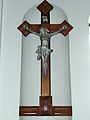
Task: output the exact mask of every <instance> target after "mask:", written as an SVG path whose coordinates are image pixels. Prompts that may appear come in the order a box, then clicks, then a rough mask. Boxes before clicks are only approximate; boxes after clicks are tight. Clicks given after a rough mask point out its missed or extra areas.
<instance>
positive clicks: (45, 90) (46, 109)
mask: <svg viewBox="0 0 90 120" xmlns="http://www.w3.org/2000/svg"><path fill="white" fill-rule="evenodd" d="M37 9H38V10H39V11H40V12H41V24H30V23H28V22H27V21H24V22H23V23H22V24H21V25H20V26H19V27H18V30H20V31H21V32H22V34H23V35H24V36H27V35H29V34H30V32H29V31H28V30H26V29H24V28H23V25H27V26H28V28H29V29H30V30H32V31H35V32H38V33H39V29H40V28H41V27H45V28H46V29H47V30H48V31H49V32H50V33H51V32H56V31H57V30H59V29H61V28H62V27H63V26H64V25H67V29H64V30H62V31H61V32H60V33H61V34H63V35H64V36H66V35H67V34H68V33H69V32H70V31H71V30H72V29H73V27H72V26H71V25H70V24H69V23H68V22H67V21H63V22H62V23H61V24H50V11H51V10H52V9H53V6H52V5H51V4H50V3H48V2H47V1H46V0H44V1H43V2H42V3H41V4H40V5H39V6H38V7H37ZM41 44H42V43H41ZM48 48H50V43H49V46H48ZM42 69H43V68H42V60H41V96H40V106H20V113H19V115H20V116H41V115H42V116H71V115H72V106H52V96H51V84H50V81H51V80H50V56H49V57H48V70H47V77H46V78H43V70H42Z"/></svg>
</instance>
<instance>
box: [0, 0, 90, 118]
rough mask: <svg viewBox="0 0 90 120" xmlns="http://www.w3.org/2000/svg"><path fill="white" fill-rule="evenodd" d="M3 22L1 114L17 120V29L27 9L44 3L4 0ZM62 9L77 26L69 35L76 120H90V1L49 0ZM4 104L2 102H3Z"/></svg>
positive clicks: (18, 85) (18, 51)
mask: <svg viewBox="0 0 90 120" xmlns="http://www.w3.org/2000/svg"><path fill="white" fill-rule="evenodd" d="M3 1H4V9H3V23H2V39H1V43H2V44H1V63H2V79H0V81H1V84H2V93H3V96H2V100H3V103H2V106H1V110H2V115H0V120H6V119H7V120H12V119H13V120H18V119H19V117H18V107H19V93H20V63H21V60H20V55H21V33H20V32H18V30H17V26H18V25H19V24H21V23H22V19H23V15H24V14H25V12H26V11H27V10H28V8H30V7H32V6H34V5H35V4H40V2H42V0H38V1H36V0H33V1H32V0H27V1H26V0H3ZM49 2H50V3H51V4H52V3H53V4H56V5H57V6H60V7H61V8H62V9H63V10H64V11H65V12H66V14H67V16H68V19H69V22H70V23H71V24H72V25H73V26H74V29H73V31H72V32H71V33H70V61H71V83H72V84H71V85H72V106H73V120H85V119H87V120H89V119H90V115H89V111H90V92H89V91H90V74H89V72H90V57H89V55H90V50H89V49H90V48H89V39H88V16H89V14H90V0H83V1H82V0H74V1H73V0H69V1H66V0H63V1H62V0H49ZM0 103H1V99H0Z"/></svg>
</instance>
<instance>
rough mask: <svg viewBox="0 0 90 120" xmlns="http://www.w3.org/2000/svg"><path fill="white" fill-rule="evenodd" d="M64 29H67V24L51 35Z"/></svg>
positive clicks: (51, 34)
mask: <svg viewBox="0 0 90 120" xmlns="http://www.w3.org/2000/svg"><path fill="white" fill-rule="evenodd" d="M64 29H67V25H64V26H63V27H62V28H61V29H59V30H58V31H56V32H53V33H50V34H49V35H50V36H53V35H56V34H58V33H59V32H61V31H62V30H64Z"/></svg>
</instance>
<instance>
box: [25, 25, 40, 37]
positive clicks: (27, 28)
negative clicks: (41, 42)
mask: <svg viewBox="0 0 90 120" xmlns="http://www.w3.org/2000/svg"><path fill="white" fill-rule="evenodd" d="M23 28H24V29H26V30H28V31H29V32H31V33H32V34H35V35H38V36H40V34H39V33H37V32H35V31H32V30H30V29H29V27H28V26H27V25H23Z"/></svg>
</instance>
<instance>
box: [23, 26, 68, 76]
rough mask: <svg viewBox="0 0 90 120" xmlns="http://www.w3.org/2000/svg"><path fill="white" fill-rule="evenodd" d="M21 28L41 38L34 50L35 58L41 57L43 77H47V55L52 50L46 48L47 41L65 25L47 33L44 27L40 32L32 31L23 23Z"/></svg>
mask: <svg viewBox="0 0 90 120" xmlns="http://www.w3.org/2000/svg"><path fill="white" fill-rule="evenodd" d="M23 28H24V29H26V30H28V31H29V32H31V33H32V34H35V35H37V36H39V38H40V40H41V45H40V46H38V49H37V51H36V53H37V54H38V55H37V60H40V59H42V68H43V78H47V70H48V56H49V55H50V54H51V53H52V52H53V50H52V49H49V48H48V44H49V41H50V39H51V37H52V36H53V35H56V34H58V33H59V32H61V31H62V30H64V29H67V26H66V25H64V26H63V27H62V28H61V29H59V30H58V31H56V32H53V33H49V32H48V30H47V29H46V28H44V27H41V28H40V30H39V31H40V33H38V32H35V31H32V30H30V29H29V28H28V26H27V25H23Z"/></svg>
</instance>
